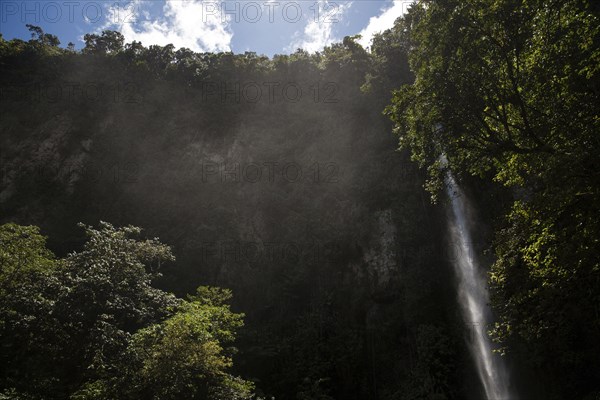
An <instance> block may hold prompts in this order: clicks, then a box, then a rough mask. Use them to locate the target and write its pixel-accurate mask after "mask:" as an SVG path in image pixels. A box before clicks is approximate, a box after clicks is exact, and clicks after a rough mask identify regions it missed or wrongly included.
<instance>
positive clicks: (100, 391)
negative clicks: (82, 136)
mask: <svg viewBox="0 0 600 400" xmlns="http://www.w3.org/2000/svg"><path fill="white" fill-rule="evenodd" d="M81 226H82V227H83V228H85V231H86V235H87V237H88V240H87V242H86V243H85V246H84V248H83V250H82V251H81V252H74V253H71V254H69V255H68V256H67V257H66V258H64V259H62V260H57V261H55V260H54V257H53V256H52V254H51V253H50V252H49V251H48V250H47V249H46V248H45V240H44V238H43V237H42V236H40V235H39V230H38V229H37V228H36V227H21V226H18V225H15V224H6V225H3V226H2V227H0V243H2V253H1V260H2V267H3V268H2V283H3V292H2V293H5V292H4V290H6V294H7V295H2V296H1V297H0V312H1V316H2V319H1V321H2V324H1V325H0V338H1V340H2V343H3V346H4V350H3V353H2V361H3V362H2V372H3V374H2V377H3V378H2V381H1V387H4V388H11V389H10V390H12V391H13V392H12V393H13V395H14V396H17V395H16V393H17V392H18V393H22V394H23V396H25V397H23V398H29V397H27V396H31V397H32V398H44V399H51V398H66V397H70V398H73V399H92V398H93V399H102V398H106V399H109V398H111V399H112V398H122V399H126V398H131V399H138V398H157V399H158V398H160V399H170V398H172V399H176V398H177V399H179V398H190V399H191V398H201V399H223V400H226V399H247V398H250V397H251V391H252V386H251V385H250V384H249V383H247V382H245V381H243V380H241V379H240V378H237V377H234V376H231V375H229V374H227V373H226V372H225V370H226V369H227V368H229V367H231V365H232V359H231V356H232V355H233V353H234V348H232V347H227V348H224V347H223V346H224V345H225V344H230V343H231V342H232V341H233V340H234V338H235V330H236V329H237V328H239V327H241V326H242V318H243V315H242V314H234V313H232V312H231V311H230V310H229V306H228V305H226V304H224V302H225V301H227V300H229V299H230V298H231V292H230V291H227V290H222V289H217V288H205V287H203V288H199V289H198V296H199V297H198V298H197V299H196V298H195V297H194V298H190V301H182V300H179V299H177V298H175V297H174V296H173V295H171V294H168V293H166V292H164V291H162V290H159V289H156V288H154V287H152V286H151V281H152V279H154V278H156V277H157V276H158V273H157V272H156V270H157V269H158V268H159V267H160V266H161V263H164V262H167V261H173V260H174V258H173V256H172V254H171V251H170V248H169V247H168V246H166V245H164V244H162V243H160V242H159V241H158V239H156V238H155V239H147V240H139V239H137V238H136V236H138V235H139V234H140V232H141V230H140V229H139V228H136V227H133V226H127V227H123V228H115V227H114V226H112V225H111V224H108V223H105V222H101V223H100V227H99V229H94V228H93V227H90V226H85V225H81ZM59 266H60V267H59ZM25 277H27V279H25ZM9 289H10V292H8V290H9ZM9 293H10V295H8V294H9ZM19 396H20V395H19ZM18 398H21V397H18Z"/></svg>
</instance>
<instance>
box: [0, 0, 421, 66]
mask: <svg viewBox="0 0 600 400" xmlns="http://www.w3.org/2000/svg"><path fill="white" fill-rule="evenodd" d="M409 4H410V1H400V0H352V1H349V0H346V1H330V0H295V1H293V0H257V1H253V0H241V1H240V0H129V1H120V0H111V1H104V0H101V1H93V0H89V1H22V0H21V1H7V0H0V32H1V33H2V34H3V36H4V38H5V39H12V38H21V39H29V38H30V34H29V32H28V30H27V28H26V27H25V24H33V25H38V26H41V27H42V28H43V29H44V31H45V32H47V33H52V34H55V35H57V36H58V37H59V39H60V40H61V42H62V44H61V45H62V46H66V44H67V43H68V42H73V43H75V47H76V48H81V47H82V46H83V42H82V39H83V35H84V34H85V33H99V32H101V31H102V30H103V29H112V30H118V31H120V32H122V33H123V34H124V35H125V39H126V42H131V41H133V40H139V41H141V42H142V43H143V44H144V45H145V46H148V45H151V44H159V45H166V44H168V43H172V44H174V45H175V47H176V48H179V47H188V48H190V49H192V50H195V51H200V52H201V51H233V52H235V53H243V52H244V51H255V52H257V53H259V54H266V55H268V56H272V55H273V54H284V53H291V52H293V51H295V50H296V49H297V48H300V47H301V48H304V49H306V50H308V51H311V52H314V51H319V50H321V49H322V48H323V47H324V46H326V45H328V44H331V43H333V42H336V41H339V40H341V39H342V38H343V37H344V36H347V35H355V34H362V35H363V39H362V41H361V44H363V46H365V47H367V46H368V45H369V39H370V38H371V36H372V34H373V33H375V32H378V31H382V30H385V29H387V28H389V27H391V26H392V24H393V21H394V20H395V19H396V18H397V17H398V16H400V15H401V14H402V13H403V12H405V11H406V9H407V7H408V6H409Z"/></svg>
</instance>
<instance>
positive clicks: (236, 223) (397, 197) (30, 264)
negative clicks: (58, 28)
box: [0, 0, 600, 400]
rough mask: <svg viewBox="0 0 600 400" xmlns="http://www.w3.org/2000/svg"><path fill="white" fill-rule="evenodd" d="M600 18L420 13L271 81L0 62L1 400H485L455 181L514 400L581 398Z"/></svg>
mask: <svg viewBox="0 0 600 400" xmlns="http://www.w3.org/2000/svg"><path fill="white" fill-rule="evenodd" d="M599 18H600V11H599V9H598V6H597V5H595V4H593V3H592V2H591V1H584V0H567V1H561V2H547V1H538V0H534V1H512V0H511V1H508V0H485V1H472V0H456V1H455V0H443V1H442V0H438V1H433V0H431V1H420V2H418V3H417V4H416V5H414V6H413V7H412V8H411V10H410V12H409V13H408V14H407V15H405V16H404V17H403V18H400V19H398V20H397V21H396V24H395V26H394V28H392V29H390V30H388V31H386V32H383V33H382V34H380V35H377V36H376V37H375V38H374V41H373V45H372V46H371V49H370V51H366V50H365V49H363V48H362V47H361V46H360V45H359V44H358V43H357V42H356V38H353V37H347V38H345V39H344V40H343V42H341V43H337V44H334V45H332V46H330V47H327V48H325V49H324V50H323V51H322V52H320V53H316V54H309V53H307V52H304V51H302V50H299V51H297V52H296V53H293V54H291V55H276V56H274V57H273V58H272V59H269V58H267V57H263V56H258V55H256V54H254V53H245V54H232V53H221V54H211V53H203V54H198V53H194V52H192V51H190V50H188V49H178V50H177V49H175V48H174V47H173V46H164V47H161V46H149V47H144V46H143V45H142V44H141V43H139V42H133V43H127V44H125V42H124V39H123V36H122V35H121V34H120V33H118V32H112V31H105V32H103V33H102V34H88V35H86V36H85V48H84V49H83V50H82V51H75V50H74V49H73V46H68V47H67V48H66V49H64V48H61V47H59V45H60V41H59V39H58V38H57V37H56V36H53V35H51V34H48V33H45V32H43V31H42V30H41V29H40V28H38V27H35V26H29V29H30V30H31V32H32V39H31V40H30V41H27V42H26V41H22V40H18V39H13V40H10V41H7V40H4V39H2V38H1V37H0V87H1V88H2V103H1V104H0V112H1V113H2V120H1V121H0V132H1V136H0V149H1V154H0V158H1V160H0V161H1V164H0V166H1V167H2V168H1V172H2V175H1V178H2V181H1V186H0V210H1V215H0V218H1V219H0V222H1V223H6V224H5V225H3V226H2V227H1V228H0V263H1V270H0V313H1V314H2V317H1V320H0V340H2V346H3V348H2V354H1V360H0V369H1V371H2V374H1V376H0V379H1V380H0V390H2V392H1V393H2V394H0V396H4V397H5V398H23V399H40V398H43V399H63V398H72V399H88V398H89V399H92V398H94V399H114V398H122V399H137V398H156V399H170V398H173V399H175V398H177V399H180V398H186V399H188V398H189V399H192V398H197V399H245V398H252V397H254V398H271V397H275V398H276V399H298V400H309V399H310V400H316V399H319V400H326V399H344V400H346V399H349V400H352V399H356V400H358V399H381V400H395V399H463V398H473V399H479V398H480V397H481V388H480V387H479V383H478V382H476V380H475V379H474V378H473V376H475V374H474V373H473V371H472V369H473V367H472V361H471V359H470V358H469V355H468V353H467V352H466V346H465V342H464V340H463V338H464V337H465V336H468V335H466V330H467V329H468V327H469V326H468V324H467V326H465V324H464V323H463V322H462V319H461V317H460V313H459V312H458V308H457V306H456V300H455V293H454V291H453V284H452V281H453V276H452V274H451V269H450V268H449V265H448V264H449V262H450V261H451V260H450V259H449V257H446V256H445V254H447V251H446V250H445V248H446V243H445V237H444V236H445V234H444V232H445V219H444V212H443V209H442V207H441V206H439V205H435V204H432V203H431V202H429V200H428V197H429V196H428V194H427V192H426V191H425V190H424V188H423V187H426V188H427V189H428V190H429V192H430V193H429V194H431V195H432V197H433V200H434V201H436V200H440V201H439V203H442V205H443V203H444V201H445V199H444V196H443V195H441V194H442V191H441V188H442V185H443V176H444V174H445V172H446V171H447V169H450V170H452V171H453V173H454V174H455V175H456V176H457V177H458V178H459V180H460V182H461V184H462V185H463V186H464V187H465V188H466V189H467V191H468V192H469V193H470V194H472V196H473V198H475V199H476V203H477V204H479V206H480V207H479V208H480V211H481V212H480V216H481V219H482V222H481V224H480V226H481V227H482V228H481V231H480V232H478V237H480V238H481V243H483V244H485V245H484V246H482V247H487V250H490V252H491V253H490V254H489V256H490V257H489V258H490V263H491V264H492V265H491V273H490V285H491V289H492V294H493V304H492V305H493V307H494V310H495V312H496V314H497V322H496V324H495V326H492V327H490V330H491V334H492V337H493V338H494V340H496V341H497V342H498V343H499V345H500V346H501V351H502V353H504V355H505V357H507V358H508V359H509V360H510V365H511V366H512V367H513V370H514V371H515V373H514V374H513V375H514V376H515V379H516V381H517V385H518V388H519V391H520V392H521V393H522V395H523V396H524V397H528V398H544V399H569V398H572V399H582V398H589V399H593V398H595V397H594V396H597V395H598V394H600V387H599V386H598V382H600V376H599V375H598V373H599V372H598V371H600V368H599V365H598V360H599V359H600V347H599V345H598V341H597V338H598V337H599V336H600V271H599V269H600V265H599V260H598V255H599V254H600V245H599V237H600V218H599V217H598V216H599V215H600V212H599V211H600V210H599V206H598V204H600V198H599V197H600V190H599V188H600V182H599V174H598V171H597V170H595V168H594V167H595V165H596V164H597V161H598V154H600V153H599V151H600V149H599V148H598V147H599V146H598V145H599V138H598V132H599V126H598V125H599V124H600V121H599V118H598V109H600V108H599V107H598V105H600V101H599V100H600V99H599V96H600V94H599V93H600V92H599V91H598V82H599V79H598V78H599V76H598V73H599V68H600V67H599V66H600V46H599V44H600V43H599V40H600V23H599V21H600V19H599ZM384 109H385V110H386V111H385V113H386V114H387V115H388V116H389V117H391V121H390V119H388V118H387V117H386V116H384V115H383V114H382V111H383V110H384ZM392 130H393V131H394V132H395V133H396V134H397V135H398V137H399V138H400V146H401V151H399V152H397V151H396V150H395V149H396V147H397V138H395V137H394V136H393V135H391V134H390V131H392ZM442 155H444V156H445V157H446V159H447V160H448V163H447V164H442V163H441V162H440V159H441V157H442ZM409 157H412V160H413V161H415V162H414V163H413V162H411V161H410V160H409ZM417 165H419V166H420V167H422V168H423V169H421V170H419V169H418V168H417ZM425 169H426V170H427V171H424V170H425ZM80 221H81V222H83V224H79V226H80V227H79V228H78V227H77V226H78V223H79V222H80ZM99 221H110V224H109V223H106V222H99ZM17 224H19V225H17ZM111 224H112V225H111ZM36 226H39V227H40V228H37V227H36ZM135 226H141V227H143V228H144V229H143V230H140V229H139V228H135ZM115 227H122V228H115ZM81 228H83V229H81ZM40 230H41V232H43V233H44V235H47V236H48V238H47V239H48V246H47V247H46V243H45V240H46V239H45V237H43V236H41V234H40ZM155 236H159V237H160V238H161V241H159V240H158V239H156V238H155ZM492 238H493V241H492ZM163 243H167V244H168V245H169V246H171V247H169V246H166V245H165V244H163ZM158 271H160V272H161V273H160V274H159V273H158ZM198 287H199V288H198ZM219 287H221V288H228V289H220V288H219ZM232 292H233V294H234V297H233V299H232V298H231V296H232ZM230 300H231V305H228V304H229V303H228V302H229V301H230ZM232 310H233V311H232ZM242 313H243V314H244V315H242ZM242 318H244V322H245V324H242ZM471 322H475V323H476V322H478V321H471ZM236 349H237V350H236ZM498 356H499V355H498ZM239 376H241V377H242V378H240V377H239Z"/></svg>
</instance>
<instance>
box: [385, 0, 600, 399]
mask: <svg viewBox="0 0 600 400" xmlns="http://www.w3.org/2000/svg"><path fill="white" fill-rule="evenodd" d="M599 18H600V12H599V9H598V7H597V5H596V4H595V3H593V2H591V1H586V0H569V1H562V2H550V3H549V2H546V1H512V0H510V1H509V0H486V1H455V0H444V1H441V0H440V1H422V2H419V3H417V4H416V6H415V7H413V8H412V10H411V12H410V13H409V14H408V16H407V17H406V19H405V21H406V22H403V21H400V22H399V25H400V26H404V27H406V28H407V29H409V30H408V34H409V36H410V43H411V44H412V47H411V50H410V52H409V60H410V65H411V69H412V70H413V71H414V73H415V82H414V84H413V85H407V86H403V87H401V88H400V89H399V90H397V91H396V92H395V94H394V99H393V102H392V105H391V106H390V107H388V109H387V113H388V115H389V116H390V117H391V119H392V120H393V121H394V123H395V128H394V131H395V133H396V134H397V135H398V136H399V139H400V146H401V147H402V148H406V149H410V150H411V152H412V158H413V159H414V160H415V161H417V162H418V163H420V165H422V166H426V167H428V171H429V173H430V180H429V183H428V185H427V186H428V188H429V189H430V190H431V191H432V193H433V194H434V195H435V194H437V193H438V192H439V191H440V190H441V189H442V187H443V177H444V175H445V168H444V167H442V166H441V165H440V159H441V157H442V156H445V157H446V158H447V160H448V164H447V167H446V168H449V169H451V170H452V171H453V172H454V173H455V174H456V175H458V176H460V177H465V176H467V175H474V176H478V177H480V178H483V179H488V180H493V181H495V182H498V183H501V184H502V185H504V186H506V187H509V188H510V189H511V190H512V193H513V200H514V201H511V199H505V200H504V204H505V215H506V219H505V222H504V224H503V226H502V227H499V228H498V231H497V240H496V246H495V247H496V256H497V261H496V263H495V264H494V267H493V270H492V274H491V284H492V289H493V295H494V296H493V299H494V305H495V308H496V310H497V311H498V314H499V323H498V325H497V329H496V330H495V335H496V340H497V341H499V342H501V343H503V344H504V345H505V346H506V347H505V350H507V351H508V350H512V351H513V352H515V353H517V354H516V355H517V357H518V359H519V360H522V362H523V364H525V363H532V364H533V365H535V367H533V368H538V367H540V366H541V365H544V366H545V368H546V369H547V371H548V372H547V376H552V377H553V378H549V382H551V383H552V384H556V386H554V387H553V388H552V389H551V390H550V391H549V392H551V391H552V390H553V391H554V392H553V394H552V395H555V396H557V397H564V396H566V395H567V393H569V395H573V393H577V396H584V395H586V394H587V393H589V391H590V390H593V389H594V388H595V389H596V390H597V384H596V383H593V382H598V381H600V377H599V376H598V375H597V374H596V373H593V372H591V370H593V369H596V370H598V368H592V367H591V366H592V365H596V366H597V361H598V359H600V358H599V357H598V354H600V348H599V347H598V343H597V340H596V339H594V338H595V337H598V335H599V334H600V318H598V304H600V302H599V299H600V285H598V282H599V281H600V280H599V279H600V263H599V261H598V257H597V255H598V254H599V253H600V241H599V239H598V238H599V237H600V217H599V216H600V212H599V211H600V210H599V209H598V204H600V175H599V174H598V172H597V169H596V164H597V158H598V152H599V151H600V146H599V145H600V142H599V141H598V135H597V134H598V131H599V128H600V125H599V123H600V118H599V113H598V110H599V108H598V104H600V97H599V95H600V91H599V90H598V89H599V87H598V84H599V82H600V75H599V68H598V65H599V63H598V57H599V56H600V50H599V49H600V24H598V20H599ZM409 22H410V23H409ZM490 201H491V200H490ZM511 202H512V203H513V204H512V205H511V204H510V203H511Z"/></svg>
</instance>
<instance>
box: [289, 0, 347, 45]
mask: <svg viewBox="0 0 600 400" xmlns="http://www.w3.org/2000/svg"><path fill="white" fill-rule="evenodd" d="M316 7H318V8H319V14H318V18H316V17H315V16H314V14H313V13H311V16H310V19H309V21H308V23H307V24H306V26H305V27H304V31H303V32H302V33H300V32H296V34H295V35H294V40H293V41H292V43H290V45H289V46H288V47H287V48H286V51H290V52H293V51H296V49H298V48H301V49H304V50H306V51H308V52H310V53H314V52H316V51H319V50H322V49H323V48H324V47H325V46H328V45H330V44H331V43H333V42H336V41H338V40H339V39H338V38H336V37H335V35H334V33H333V27H334V26H335V24H337V23H340V22H341V20H342V19H343V17H344V14H345V13H346V11H347V10H348V9H349V8H350V7H352V2H350V1H349V2H346V3H345V4H342V5H340V3H336V2H329V1H328V0H319V1H318V2H316V3H314V5H313V6H312V7H311V8H312V9H313V11H314V9H315V8H316Z"/></svg>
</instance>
